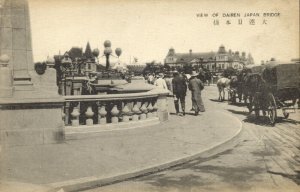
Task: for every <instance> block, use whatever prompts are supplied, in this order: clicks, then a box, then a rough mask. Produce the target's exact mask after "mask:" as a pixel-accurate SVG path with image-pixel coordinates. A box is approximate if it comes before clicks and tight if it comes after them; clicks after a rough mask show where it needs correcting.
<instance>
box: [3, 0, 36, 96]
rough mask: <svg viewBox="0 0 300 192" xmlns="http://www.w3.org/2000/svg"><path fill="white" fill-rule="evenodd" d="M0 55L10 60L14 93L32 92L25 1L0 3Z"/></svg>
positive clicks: (31, 65) (28, 23)
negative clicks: (5, 55) (4, 55)
mask: <svg viewBox="0 0 300 192" xmlns="http://www.w3.org/2000/svg"><path fill="white" fill-rule="evenodd" d="M0 18H1V20H0V48H1V49H0V55H1V54H7V55H8V56H9V57H10V58H11V59H10V62H9V66H10V69H11V70H13V85H14V87H15V90H16V91H29V90H33V86H32V85H33V84H32V82H31V77H30V75H29V71H33V58H32V48H31V31H30V19H29V10H28V2H27V0H2V1H0Z"/></svg>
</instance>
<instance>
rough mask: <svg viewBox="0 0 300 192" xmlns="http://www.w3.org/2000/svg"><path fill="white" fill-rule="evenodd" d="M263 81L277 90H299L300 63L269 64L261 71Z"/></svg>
mask: <svg viewBox="0 0 300 192" xmlns="http://www.w3.org/2000/svg"><path fill="white" fill-rule="evenodd" d="M262 77H263V79H264V80H265V81H266V82H267V83H268V84H270V85H274V86H276V87H277V90H279V89H284V88H300V63H270V64H267V65H265V69H264V70H263V71H262Z"/></svg>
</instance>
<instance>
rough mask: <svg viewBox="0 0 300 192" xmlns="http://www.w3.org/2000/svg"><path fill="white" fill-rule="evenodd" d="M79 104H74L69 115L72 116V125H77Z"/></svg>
mask: <svg viewBox="0 0 300 192" xmlns="http://www.w3.org/2000/svg"><path fill="white" fill-rule="evenodd" d="M79 105H80V104H78V105H76V106H75V107H74V108H73V111H72V113H71V116H72V120H71V122H72V126H79V115H80V112H79Z"/></svg>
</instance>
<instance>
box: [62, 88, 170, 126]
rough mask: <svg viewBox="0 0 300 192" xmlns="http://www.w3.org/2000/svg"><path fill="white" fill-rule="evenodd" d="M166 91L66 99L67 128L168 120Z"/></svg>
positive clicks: (64, 113)
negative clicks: (155, 119) (153, 119)
mask: <svg viewBox="0 0 300 192" xmlns="http://www.w3.org/2000/svg"><path fill="white" fill-rule="evenodd" d="M167 95H168V92H167V91H164V90H152V91H148V92H144V93H130V94H108V95H72V96H64V99H65V104H64V108H63V117H64V123H65V126H72V127H78V126H82V125H85V126H95V125H99V126H101V125H105V124H118V123H122V122H130V121H132V122H136V121H141V120H146V119H151V118H157V119H159V120H160V121H165V120H167V119H168V111H167V101H166V96H167Z"/></svg>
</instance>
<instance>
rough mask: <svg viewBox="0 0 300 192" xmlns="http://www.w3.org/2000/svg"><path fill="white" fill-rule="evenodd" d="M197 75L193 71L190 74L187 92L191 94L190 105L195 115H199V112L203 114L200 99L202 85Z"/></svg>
mask: <svg viewBox="0 0 300 192" xmlns="http://www.w3.org/2000/svg"><path fill="white" fill-rule="evenodd" d="M197 76H198V73H196V71H193V72H192V74H191V78H190V81H189V90H191V92H192V105H193V109H194V110H195V115H198V114H199V111H200V112H204V111H205V108H204V104H203V101H202V98H201V91H202V90H203V89H204V85H203V83H202V81H201V80H200V79H198V78H197Z"/></svg>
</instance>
